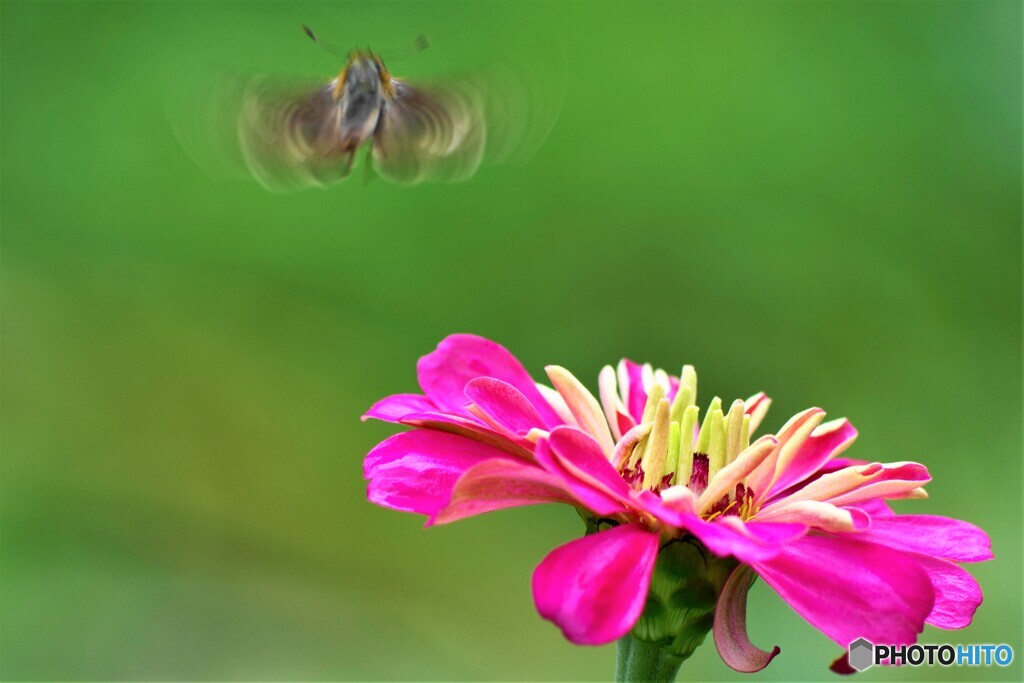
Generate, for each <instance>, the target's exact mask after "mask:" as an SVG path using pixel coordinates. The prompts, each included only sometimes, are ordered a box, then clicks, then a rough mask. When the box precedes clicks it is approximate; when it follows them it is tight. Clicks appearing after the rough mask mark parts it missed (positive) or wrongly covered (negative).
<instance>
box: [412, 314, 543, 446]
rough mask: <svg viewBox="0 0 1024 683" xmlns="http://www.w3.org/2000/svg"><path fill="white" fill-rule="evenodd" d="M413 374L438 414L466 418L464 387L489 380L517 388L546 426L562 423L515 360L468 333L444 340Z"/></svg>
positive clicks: (481, 338)
mask: <svg viewBox="0 0 1024 683" xmlns="http://www.w3.org/2000/svg"><path fill="white" fill-rule="evenodd" d="M416 372H417V374H418V376H419V381H420V387H421V388H422V389H423V393H425V394H426V395H427V396H428V397H429V398H430V400H432V401H433V402H434V403H435V404H436V405H437V406H438V407H439V408H440V409H441V411H442V412H452V413H456V414H459V415H467V414H468V413H467V412H466V404H467V403H469V401H467V399H466V396H465V393H464V390H465V388H466V384H467V383H468V382H469V381H470V380H473V379H476V378H477V377H493V378H494V379H499V380H501V381H503V382H506V383H508V384H511V385H512V386H514V387H515V388H516V389H518V390H519V391H520V392H521V393H522V394H523V395H524V396H525V397H526V398H527V400H529V401H530V403H532V404H533V406H534V408H536V409H537V412H538V413H540V415H541V417H542V418H543V419H544V422H545V424H546V425H547V426H549V427H553V426H555V425H558V424H561V423H562V421H561V419H560V418H559V417H558V414H557V413H556V412H555V410H554V409H553V408H552V407H551V406H550V405H549V404H548V402H547V401H545V400H544V397H543V396H541V394H540V392H539V391H538V390H537V387H536V386H535V385H534V382H533V379H532V378H531V377H530V375H529V373H527V372H526V370H525V369H524V368H523V366H522V364H521V363H520V362H519V361H518V360H516V357H515V356H513V355H512V354H511V353H509V351H508V350H507V349H506V348H505V347H504V346H502V345H501V344H498V343H496V342H493V341H491V340H489V339H484V338H483V337H478V336H476V335H472V334H453V335H451V336H449V337H445V338H444V339H443V340H442V341H441V343H440V344H438V345H437V350H436V351H434V352H433V353H429V354H427V355H426V356H423V357H422V358H420V360H419V363H418V364H417V365H416Z"/></svg>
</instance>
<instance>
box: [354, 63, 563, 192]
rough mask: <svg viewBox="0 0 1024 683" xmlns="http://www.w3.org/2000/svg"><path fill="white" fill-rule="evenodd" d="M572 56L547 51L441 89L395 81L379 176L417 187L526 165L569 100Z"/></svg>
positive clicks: (377, 146) (378, 144)
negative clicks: (490, 168)
mask: <svg viewBox="0 0 1024 683" xmlns="http://www.w3.org/2000/svg"><path fill="white" fill-rule="evenodd" d="M566 80H567V79H566V70H565V57H564V54H563V53H562V52H561V51H560V50H559V48H558V47H557V43H552V44H551V47H550V48H547V49H534V50H532V51H530V52H526V53H521V54H516V55H511V56H509V57H508V58H506V59H505V60H504V61H503V62H501V63H499V64H496V65H494V66H491V67H489V68H487V69H484V70H482V71H479V72H477V73H472V74H464V75H463V76H460V77H453V78H451V79H450V80H449V81H447V82H446V83H444V84H441V85H434V86H423V87H420V86H416V87H414V86H411V85H409V84H407V83H404V82H402V81H394V83H395V86H396V94H395V96H394V97H393V98H391V99H390V100H389V101H388V102H387V104H386V105H385V109H384V115H383V117H382V119H381V124H380V127H379V128H378V130H377V133H376V135H375V139H374V147H373V156H374V162H375V166H376V168H377V170H378V172H379V173H380V174H381V175H383V176H384V177H386V178H388V179H389V180H392V181H395V182H399V183H406V184H414V183H418V182H423V181H429V180H441V181H448V182H456V181H460V180H466V179H467V178H469V177H471V176H472V175H473V174H474V173H475V172H476V170H477V168H478V167H479V166H480V164H481V163H484V164H513V165H522V164H525V163H526V162H527V161H529V160H530V158H531V157H532V156H533V155H534V153H536V151H537V150H538V149H539V148H540V146H541V145H542V144H543V143H544V140H545V139H546V138H547V136H548V134H549V133H550V132H551V129H552V128H553V127H554V124H555V121H556V120H557V119H558V115H559V113H560V112H561V110H562V103H563V101H564V99H565V89H566Z"/></svg>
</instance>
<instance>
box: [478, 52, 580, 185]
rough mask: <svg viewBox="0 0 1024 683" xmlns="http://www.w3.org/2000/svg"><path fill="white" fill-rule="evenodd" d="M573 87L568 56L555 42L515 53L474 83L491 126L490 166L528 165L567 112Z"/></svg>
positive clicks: (488, 138)
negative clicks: (567, 94) (564, 110)
mask: <svg viewBox="0 0 1024 683" xmlns="http://www.w3.org/2000/svg"><path fill="white" fill-rule="evenodd" d="M567 85H568V77H567V71H566V59H565V53H564V52H563V51H562V49H561V47H560V44H559V43H558V41H557V40H556V39H552V40H550V41H547V42H538V43H537V44H535V45H534V46H532V47H531V49H529V50H523V51H519V52H511V53H510V54H508V55H507V56H506V57H505V59H504V60H503V61H501V62H499V63H498V64H494V65H493V66H491V67H489V68H487V69H485V70H484V71H482V72H481V73H479V74H478V75H476V76H475V77H472V78H471V79H470V80H469V86H468V87H471V88H472V89H473V90H474V91H475V92H476V93H477V95H478V97H479V99H480V101H481V102H482V103H483V109H484V117H485V119H486V121H487V148H486V152H485V154H484V160H483V161H484V163H485V164H510V165H514V166H521V165H523V164H526V163H527V162H528V161H529V160H530V159H531V158H532V157H533V155H534V154H536V152H537V150H539V149H540V147H541V145H543V144H544V141H545V140H546V139H547V137H548V135H549V134H550V133H551V130H552V128H554V125H555V122H556V121H557V120H558V116H559V114H561V112H562V104H563V102H564V101H565V92H566V88H567Z"/></svg>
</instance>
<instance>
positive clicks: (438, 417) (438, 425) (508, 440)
mask: <svg viewBox="0 0 1024 683" xmlns="http://www.w3.org/2000/svg"><path fill="white" fill-rule="evenodd" d="M399 423H401V424H403V425H407V426H409V427H421V428H423V429H435V430H437V431H441V432H448V433H450V434H458V435H460V436H464V437H466V438H468V439H472V440H474V441H479V442H481V443H485V444H487V445H488V446H493V447H495V448H500V449H501V450H503V451H506V452H508V453H510V454H511V455H514V456H516V457H518V458H522V459H523V460H533V444H532V443H530V442H529V441H527V440H525V439H515V438H513V437H512V436H511V435H505V434H499V433H497V432H495V431H494V430H493V429H491V428H490V427H488V426H486V425H484V424H481V423H480V422H478V421H477V420H476V418H465V417H460V416H458V415H450V414H446V413H414V414H412V415H406V416H405V417H403V418H402V419H401V420H399Z"/></svg>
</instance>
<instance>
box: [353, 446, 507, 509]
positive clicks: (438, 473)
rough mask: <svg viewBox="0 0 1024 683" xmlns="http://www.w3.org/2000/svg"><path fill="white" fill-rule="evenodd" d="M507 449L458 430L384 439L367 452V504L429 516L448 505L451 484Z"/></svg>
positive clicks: (504, 456) (364, 468) (503, 454)
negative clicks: (502, 449) (499, 447)
mask: <svg viewBox="0 0 1024 683" xmlns="http://www.w3.org/2000/svg"><path fill="white" fill-rule="evenodd" d="M508 457H509V455H508V453H506V452H504V451H501V450H498V449H497V448H493V447H491V446H488V445H487V444H484V443H480V442H479V441H473V440H472V439H467V438H465V437H463V436H459V435H456V434H447V433H445V432H436V431H430V430H419V429H418V430H414V431H411V432H403V433H401V434H396V435H394V436H392V437H390V438H388V439H385V440H384V441H382V442H381V443H379V444H378V445H377V447H376V448H374V449H373V450H372V451H370V453H369V454H368V455H367V456H366V459H365V460H364V461H363V474H364V476H365V477H366V479H368V480H369V484H368V485H367V489H366V497H367V498H368V499H369V500H370V502H373V503H377V504H378V505H383V506H384V507H389V508H392V509H394V510H402V511H405V512H416V513H419V514H422V515H433V514H435V513H436V512H438V511H439V510H440V509H441V508H443V507H444V506H445V505H447V504H448V501H449V499H450V498H451V495H452V489H453V488H454V486H455V482H456V481H458V479H459V477H461V476H462V475H463V473H465V472H466V471H467V470H468V469H469V468H471V467H472V466H473V465H476V464H477V463H480V462H483V461H485V460H488V459H491V458H498V459H507V458H508Z"/></svg>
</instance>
